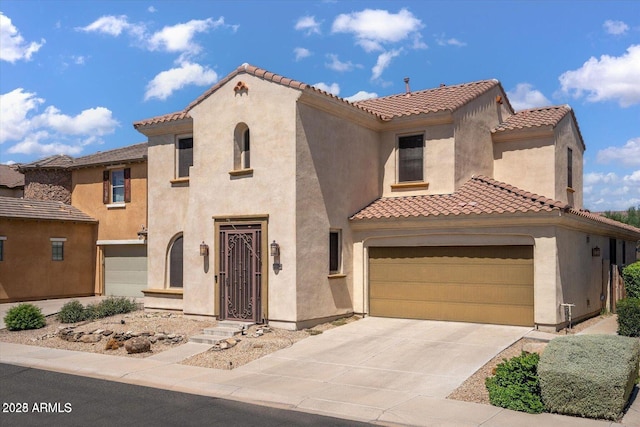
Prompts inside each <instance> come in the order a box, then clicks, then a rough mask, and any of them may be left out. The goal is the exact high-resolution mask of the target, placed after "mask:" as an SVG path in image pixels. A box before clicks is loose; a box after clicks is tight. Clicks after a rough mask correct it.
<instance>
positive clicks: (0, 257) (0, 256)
mask: <svg viewBox="0 0 640 427" xmlns="http://www.w3.org/2000/svg"><path fill="white" fill-rule="evenodd" d="M5 240H7V238H6V237H5V236H0V261H4V241H5Z"/></svg>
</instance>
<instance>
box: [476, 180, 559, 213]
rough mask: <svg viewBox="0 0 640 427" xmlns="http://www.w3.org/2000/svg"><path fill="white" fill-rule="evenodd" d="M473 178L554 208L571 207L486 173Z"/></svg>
mask: <svg viewBox="0 0 640 427" xmlns="http://www.w3.org/2000/svg"><path fill="white" fill-rule="evenodd" d="M471 179H472V180H476V181H481V182H484V183H487V184H489V185H492V186H494V187H497V188H501V189H503V190H507V191H509V192H511V193H514V194H517V195H518V196H521V197H524V198H525V199H529V200H531V201H534V202H539V203H542V204H545V205H549V206H550V207H553V208H559V209H563V210H566V209H569V208H571V205H569V204H567V203H564V202H561V201H559V200H553V199H549V198H547V197H545V196H541V195H539V194H535V193H531V192H529V191H526V190H522V189H520V188H518V187H514V186H513V185H511V184H507V183H506V182H502V181H496V180H495V179H493V178H489V177H487V176H484V175H473V176H472V177H471Z"/></svg>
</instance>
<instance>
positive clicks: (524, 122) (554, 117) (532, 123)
mask: <svg viewBox="0 0 640 427" xmlns="http://www.w3.org/2000/svg"><path fill="white" fill-rule="evenodd" d="M570 112H571V107H569V106H568V105H555V106H551V107H542V108H532V109H529V110H522V111H518V112H517V113H515V114H514V115H512V116H510V117H509V118H508V119H507V120H506V121H505V122H503V123H501V124H500V125H498V126H496V127H495V128H494V129H493V130H492V132H493V133H496V132H504V131H508V130H514V129H524V128H532V127H541V126H556V125H557V124H558V123H559V122H560V120H562V118H563V117H564V116H566V115H567V114H568V113H570Z"/></svg>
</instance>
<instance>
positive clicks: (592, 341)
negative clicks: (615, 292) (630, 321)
mask: <svg viewBox="0 0 640 427" xmlns="http://www.w3.org/2000/svg"><path fill="white" fill-rule="evenodd" d="M639 361H640V342H639V341H638V340H637V339H635V338H627V337H620V336H616V335H573V336H565V337H559V338H556V339H553V340H551V342H549V345H547V348H546V349H545V350H544V352H543V353H542V356H541V357H540V363H539V364H538V375H539V377H540V390H541V392H542V401H543V402H544V405H545V407H546V408H547V409H548V410H549V411H550V412H556V413H559V414H564V415H575V416H580V417H588V418H604V419H609V420H614V421H615V420H617V419H618V418H619V417H620V415H621V413H622V411H623V409H624V407H625V405H626V403H627V401H628V400H629V396H630V395H631V392H632V390H633V387H634V383H635V380H636V378H637V377H638V362H639Z"/></svg>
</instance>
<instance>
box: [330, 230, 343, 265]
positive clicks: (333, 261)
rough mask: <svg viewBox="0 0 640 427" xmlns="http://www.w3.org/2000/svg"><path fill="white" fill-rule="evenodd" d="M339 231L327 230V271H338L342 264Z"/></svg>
mask: <svg viewBox="0 0 640 427" xmlns="http://www.w3.org/2000/svg"><path fill="white" fill-rule="evenodd" d="M340 237H341V236H340V231H339V230H338V231H331V232H329V273H330V274H335V273H339V272H340V266H341V264H342V260H341V257H342V251H341V250H340V249H341V246H342V244H341V238H340Z"/></svg>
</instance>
